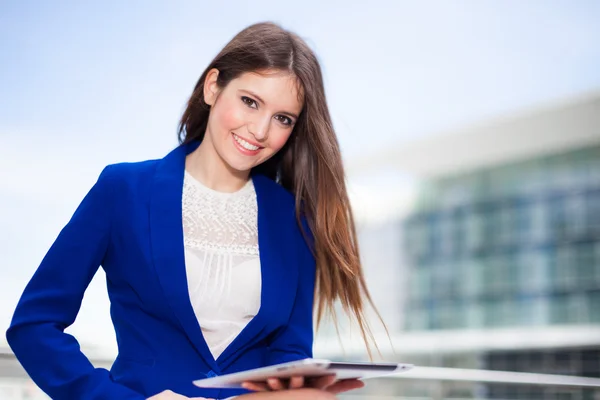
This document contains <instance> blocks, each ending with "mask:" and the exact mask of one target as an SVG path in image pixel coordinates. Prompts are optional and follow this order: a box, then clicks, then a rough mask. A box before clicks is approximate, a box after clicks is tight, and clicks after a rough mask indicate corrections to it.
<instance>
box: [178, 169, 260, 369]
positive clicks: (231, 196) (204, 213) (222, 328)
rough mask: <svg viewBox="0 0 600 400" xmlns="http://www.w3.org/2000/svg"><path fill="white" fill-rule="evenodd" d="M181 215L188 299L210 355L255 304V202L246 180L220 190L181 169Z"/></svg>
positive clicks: (257, 302)
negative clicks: (231, 188)
mask: <svg viewBox="0 0 600 400" xmlns="http://www.w3.org/2000/svg"><path fill="white" fill-rule="evenodd" d="M182 219H183V237H184V247H185V263H186V275H187V281H188V290H189V294H190V301H191V303H192V307H193V309H194V313H195V314H196V318H197V319H198V322H199V324H200V327H201V329H202V334H203V336H204V339H205V340H206V342H207V344H208V347H209V348H210V350H211V353H212V354H213V357H215V359H216V358H218V356H219V355H220V354H221V353H222V352H223V351H224V350H225V349H226V348H227V346H228V345H229V344H230V343H231V342H232V341H233V339H235V337H236V336H237V335H238V334H239V333H240V332H241V331H242V329H243V328H244V327H245V326H246V324H247V323H248V322H249V321H250V320H251V319H252V318H253V317H254V316H255V315H256V314H257V313H258V310H259V308H260V295H261V272H260V260H259V249H258V223H257V219H258V205H257V202H256V192H255V190H254V185H253V183H252V180H249V181H248V183H247V184H246V185H245V186H244V187H243V188H242V189H240V190H238V191H237V192H235V193H222V192H217V191H214V190H212V189H209V188H208V187H206V186H204V185H203V184H202V183H200V182H199V181H197V180H196V179H194V178H193V177H192V176H191V175H190V174H189V173H188V172H187V171H186V172H185V176H184V181H183V196H182Z"/></svg>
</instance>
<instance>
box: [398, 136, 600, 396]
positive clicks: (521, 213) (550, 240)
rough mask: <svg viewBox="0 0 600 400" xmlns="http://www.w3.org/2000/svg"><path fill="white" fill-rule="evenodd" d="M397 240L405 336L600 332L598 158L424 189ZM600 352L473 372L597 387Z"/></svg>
mask: <svg viewBox="0 0 600 400" xmlns="http://www.w3.org/2000/svg"><path fill="white" fill-rule="evenodd" d="M402 228H403V232H404V236H403V237H404V239H405V240H404V244H403V249H404V250H405V252H406V258H407V263H408V265H407V270H408V274H409V277H408V281H409V285H408V287H409V288H410V291H409V294H408V296H409V299H408V301H407V306H406V307H405V312H406V316H405V321H406V322H405V329H406V330H408V331H432V330H451V329H494V328H526V327H551V326H561V325H562V326H565V325H567V326H577V325H595V324H600V146H596V147H592V148H585V149H580V150H575V151H569V152H566V153H564V154H557V155H553V156H546V157H540V158H537V159H531V160H528V161H525V162H518V163H514V164H511V165H502V166H496V167H493V168H487V169H481V170H477V171H472V172H469V173H464V174H462V175H457V176H452V177H443V178H438V179H431V180H429V181H427V182H425V183H424V184H423V187H422V190H421V191H420V197H419V201H418V202H417V205H416V209H415V211H414V213H413V214H412V215H410V216H409V217H408V218H406V219H405V220H404V221H403V223H402ZM598 341H599V343H598V345H599V346H600V338H599V339H598ZM599 351H600V347H594V348H584V349H578V348H567V349H561V348H556V349H546V350H514V351H496V352H482V353H478V354H477V360H478V361H477V367H476V368H483V369H492V370H504V371H517V372H537V373H551V374H565V375H578V376H587V377H600V353H599ZM439 366H442V365H441V364H440V365H439ZM459 366H460V367H466V368H469V366H468V365H459ZM470 390H471V391H470V395H464V397H465V398H487V399H596V398H600V397H598V396H600V390H593V389H583V388H561V387H542V386H528V385H507V384H491V385H473V386H472V387H471V389H470Z"/></svg>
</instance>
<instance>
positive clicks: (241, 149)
mask: <svg viewBox="0 0 600 400" xmlns="http://www.w3.org/2000/svg"><path fill="white" fill-rule="evenodd" d="M236 136H237V137H239V138H240V139H244V138H243V137H241V136H239V135H236V134H235V133H232V134H231V141H232V142H233V145H234V146H235V148H236V149H238V151H239V152H240V153H242V154H243V155H246V156H255V155H257V154H258V153H259V152H260V151H261V150H262V149H263V147H262V146H258V145H257V144H254V143H253V142H250V141H248V140H246V139H244V140H246V141H247V142H248V143H250V144H252V145H254V146H258V149H257V150H248V149H246V148H245V147H242V145H241V144H239V143H238V142H237V140H235V137H236Z"/></svg>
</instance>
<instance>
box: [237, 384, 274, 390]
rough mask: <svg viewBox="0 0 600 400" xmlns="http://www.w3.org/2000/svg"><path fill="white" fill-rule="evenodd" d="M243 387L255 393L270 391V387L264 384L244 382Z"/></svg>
mask: <svg viewBox="0 0 600 400" xmlns="http://www.w3.org/2000/svg"><path fill="white" fill-rule="evenodd" d="M242 387H243V388H244V389H248V390H252V391H253V392H268V391H269V390H270V388H269V386H268V385H267V384H266V383H264V382H244V383H242Z"/></svg>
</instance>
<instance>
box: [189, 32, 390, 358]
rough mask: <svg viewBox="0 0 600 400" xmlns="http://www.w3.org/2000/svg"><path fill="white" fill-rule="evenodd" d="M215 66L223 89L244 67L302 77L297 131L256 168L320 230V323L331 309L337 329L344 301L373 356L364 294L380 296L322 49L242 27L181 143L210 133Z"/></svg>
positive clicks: (197, 98) (217, 63)
mask: <svg viewBox="0 0 600 400" xmlns="http://www.w3.org/2000/svg"><path fill="white" fill-rule="evenodd" d="M213 68H216V69H217V70H218V71H219V74H218V78H217V84H218V86H219V87H220V88H224V87H225V86H227V84H228V83H229V82H230V81H231V80H232V79H235V78H236V77H238V76H240V75H241V74H243V73H245V72H259V71H265V70H279V71H287V72H290V73H291V74H293V75H294V76H295V77H296V78H297V81H298V85H299V87H300V89H301V90H299V92H300V93H301V94H302V98H303V102H304V105H303V109H302V112H301V114H300V116H299V118H298V121H297V122H296V125H295V127H294V131H293V133H292V135H291V136H290V138H289V140H288V142H287V143H286V145H285V146H284V147H283V148H282V149H281V150H280V151H279V152H278V153H277V154H276V155H275V156H274V157H272V158H271V159H269V160H267V161H265V162H264V163H262V164H261V165H259V166H257V167H255V172H260V173H262V174H265V175H267V176H269V177H270V178H272V179H274V180H276V181H277V182H279V183H280V184H281V185H282V186H283V187H285V188H286V189H288V190H290V191H291V192H292V193H294V195H295V198H296V212H297V215H298V222H299V223H300V215H304V216H305V217H306V221H307V223H308V226H309V229H310V231H311V233H312V234H313V236H314V248H313V253H314V255H315V259H316V265H317V282H316V290H315V291H316V299H315V300H316V301H315V303H316V304H317V314H316V315H317V327H318V326H319V324H320V322H321V320H322V317H323V315H324V314H325V313H327V314H329V315H331V316H332V317H333V319H334V321H335V322H336V327H337V318H336V313H335V309H334V305H335V302H336V301H337V300H339V301H340V303H341V305H342V307H343V309H344V311H345V312H346V313H347V314H349V315H353V316H354V318H355V319H356V321H357V323H358V325H359V327H360V330H361V334H362V337H363V339H364V341H365V344H366V345H367V350H368V352H369V356H371V348H370V343H373V344H375V347H377V344H376V343H375V341H374V338H373V334H372V332H371V329H370V328H369V325H368V323H367V321H366V318H365V310H364V306H365V302H364V300H365V299H366V300H367V301H368V303H369V304H370V305H371V306H373V302H372V300H371V296H370V294H369V291H368V290H367V286H366V283H365V278H364V275H363V271H362V267H361V263H360V256H359V251H358V244H357V238H356V229H355V225H354V219H353V217H352V211H351V208H350V201H349V199H348V193H347V191H346V183H345V176H344V169H343V166H342V157H341V154H340V148H339V144H338V141H337V137H336V134H335V132H334V129H333V124H332V123H331V117H330V115H329V109H328V107H327V101H326V99H325V89H324V85H323V76H322V73H321V67H320V66H319V62H318V61H317V58H316V56H315V54H314V53H313V52H312V51H311V49H310V48H309V47H308V45H307V44H306V43H305V42H304V41H303V40H302V39H301V38H300V37H298V36H297V35H296V34H294V33H292V32H289V31H286V30H284V29H282V28H281V27H280V26H278V25H275V24H273V23H259V24H255V25H252V26H250V27H248V28H246V29H244V30H243V31H241V32H240V33H238V34H237V35H236V36H235V37H234V38H233V39H232V40H231V41H230V42H229V43H228V44H227V45H226V46H225V47H224V48H223V50H221V52H220V53H219V54H218V55H217V56H216V57H215V58H214V60H213V61H212V62H211V63H210V64H209V65H208V67H207V68H206V70H205V71H204V73H203V74H202V75H201V76H200V79H199V80H198V83H197V84H196V87H195V88H194V91H193V93H192V96H191V98H190V99H189V101H188V104H187V108H186V110H185V112H184V113H183V116H182V118H181V122H180V125H179V141H180V143H182V144H186V143H189V142H192V141H198V140H202V139H203V138H204V133H205V131H206V127H207V123H208V115H209V112H210V107H209V106H208V105H207V104H206V102H205V101H204V82H205V80H206V76H207V74H208V72H209V71H210V70H211V69H213ZM301 213H302V214H301ZM373 309H374V310H375V312H376V313H377V315H378V316H379V319H380V320H381V316H380V315H379V313H378V312H377V310H376V309H375V307H374V306H373ZM384 326H385V324H384Z"/></svg>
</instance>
